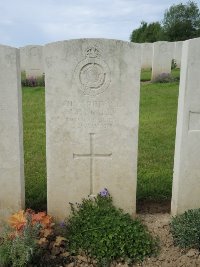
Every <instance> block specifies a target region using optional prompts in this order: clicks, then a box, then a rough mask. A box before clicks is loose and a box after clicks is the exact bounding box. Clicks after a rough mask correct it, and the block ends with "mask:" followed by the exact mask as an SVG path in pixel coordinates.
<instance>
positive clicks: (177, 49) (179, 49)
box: [173, 41, 183, 68]
mask: <svg viewBox="0 0 200 267" xmlns="http://www.w3.org/2000/svg"><path fill="white" fill-rule="evenodd" d="M182 46H183V41H179V42H175V47H174V56H173V59H175V61H176V66H177V68H180V67H181V57H182Z"/></svg>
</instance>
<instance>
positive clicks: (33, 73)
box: [20, 45, 44, 78]
mask: <svg viewBox="0 0 200 267" xmlns="http://www.w3.org/2000/svg"><path fill="white" fill-rule="evenodd" d="M20 64H21V71H25V72H26V77H27V78H28V77H40V76H42V75H43V74H44V57H43V46H41V45H27V46H24V47H20Z"/></svg>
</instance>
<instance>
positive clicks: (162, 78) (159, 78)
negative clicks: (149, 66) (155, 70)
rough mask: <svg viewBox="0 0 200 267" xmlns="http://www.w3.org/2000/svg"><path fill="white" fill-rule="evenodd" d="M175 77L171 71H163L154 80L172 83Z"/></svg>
mask: <svg viewBox="0 0 200 267" xmlns="http://www.w3.org/2000/svg"><path fill="white" fill-rule="evenodd" d="M174 81H175V79H174V78H173V77H172V75H171V74H170V73H161V74H159V75H158V76H157V77H156V78H155V79H154V81H153V82H155V83H170V82H174Z"/></svg>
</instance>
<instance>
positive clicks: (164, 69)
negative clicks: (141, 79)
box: [151, 41, 174, 80]
mask: <svg viewBox="0 0 200 267" xmlns="http://www.w3.org/2000/svg"><path fill="white" fill-rule="evenodd" d="M173 54H174V43H170V42H163V41H160V42H156V43H154V44H153V61H152V76H151V80H155V79H156V78H157V77H158V76H159V75H160V74H162V73H166V74H170V73H171V63H172V58H173Z"/></svg>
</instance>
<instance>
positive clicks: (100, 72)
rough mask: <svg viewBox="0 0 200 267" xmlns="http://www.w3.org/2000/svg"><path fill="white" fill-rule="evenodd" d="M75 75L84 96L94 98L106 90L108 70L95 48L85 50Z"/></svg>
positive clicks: (108, 81) (108, 78)
mask: <svg viewBox="0 0 200 267" xmlns="http://www.w3.org/2000/svg"><path fill="white" fill-rule="evenodd" d="M75 75H76V80H77V81H78V83H79V88H80V90H81V91H82V92H83V93H84V94H85V95H90V96H96V95H99V94H101V93H103V92H104V91H105V90H106V89H107V88H108V86H109V84H110V70H109V67H108V65H107V64H106V62H105V61H104V60H103V59H102V57H101V53H100V50H99V49H98V47H97V46H90V47H88V48H87V49H86V51H85V59H84V60H82V61H80V62H79V63H78V65H77V66H76V70H75Z"/></svg>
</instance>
